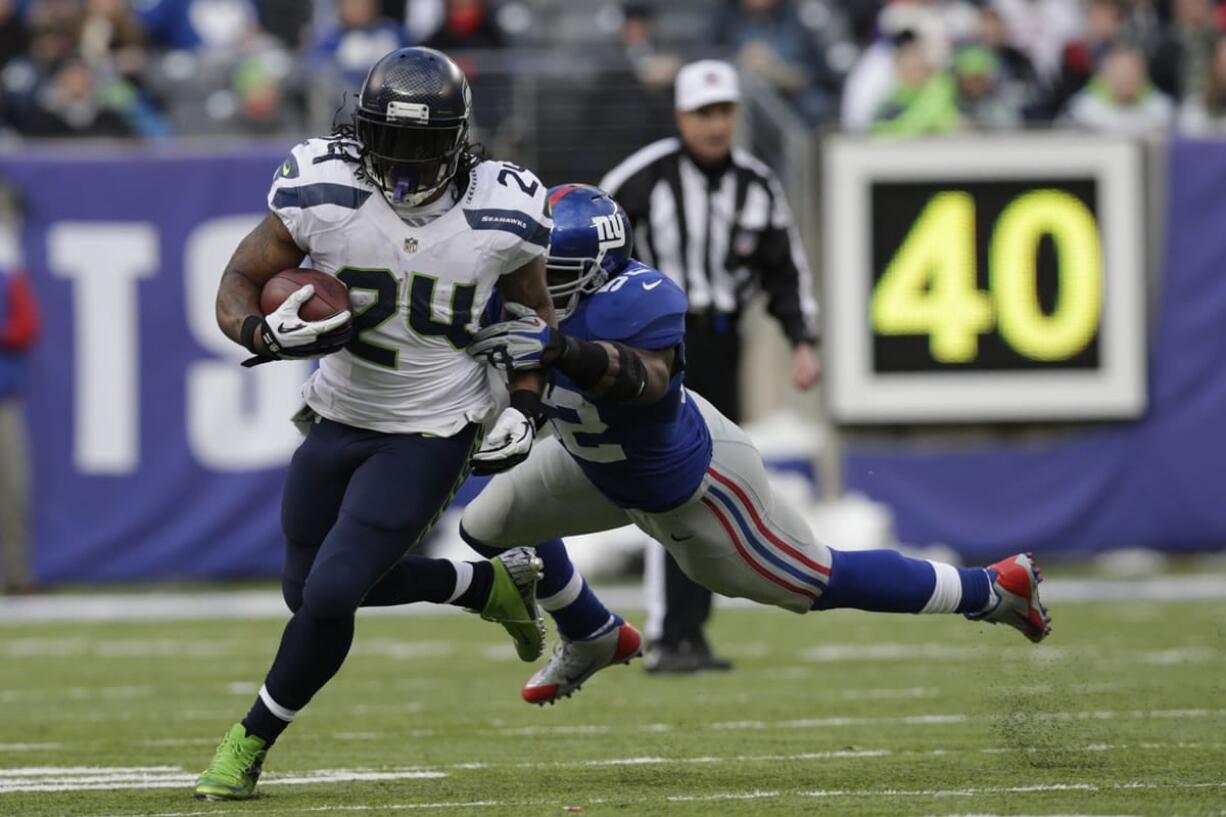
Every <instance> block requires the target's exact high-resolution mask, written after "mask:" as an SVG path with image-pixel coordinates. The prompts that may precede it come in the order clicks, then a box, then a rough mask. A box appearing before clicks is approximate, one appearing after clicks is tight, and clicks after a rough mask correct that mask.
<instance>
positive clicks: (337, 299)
mask: <svg viewBox="0 0 1226 817" xmlns="http://www.w3.org/2000/svg"><path fill="white" fill-rule="evenodd" d="M307 284H314V285H315V294H314V295H312V296H311V298H310V300H308V301H307V302H306V303H304V304H303V305H302V306H301V308H299V310H298V315H299V316H300V317H301V318H302V319H303V320H304V321H319V320H323V319H324V318H330V317H332V316H333V315H335V314H336V313H337V312H342V311H344V310H346V309H348V308H349V289H348V287H346V286H345V285H344V283H342V282H341V280H340V279H339V278H337V277H336V276H335V275H329V274H328V273H326V272H320V271H319V270H314V269H287V270H282V271H281V272H278V273H277V274H276V275H274V276H273V277H271V278H269V279H268V282H267V283H266V284H264V289H263V291H262V292H260V309H261V310H263V312H264V314H265V315H270V314H272V313H273V312H275V311H277V307H279V306H280V305H281V304H282V303H284V302H285V299H286V298H288V297H289V296H290V295H292V294H293V293H294V292H296V291H297V290H299V289H301V288H302V287H304V286H306V285H307Z"/></svg>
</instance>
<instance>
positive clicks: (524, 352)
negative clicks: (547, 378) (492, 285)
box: [466, 301, 561, 372]
mask: <svg viewBox="0 0 1226 817" xmlns="http://www.w3.org/2000/svg"><path fill="white" fill-rule="evenodd" d="M505 309H506V311H507V312H508V313H509V314H510V315H511V316H512V318H511V320H506V321H502V322H500V323H495V324H491V325H490V326H487V327H485V328H484V329H482V330H481V331H480V332H478V333H477V334H476V335H473V339H472V341H470V342H469V344H468V348H467V350H466V351H467V352H468V353H469V354H470V355H472V356H473V357H475V358H485V359H486V360H487V361H488V362H489V363H490V365H492V366H495V367H497V368H500V369H504V370H506V371H507V372H513V371H525V370H529V369H539V368H541V362H542V358H544V356H545V353H546V352H547V351H549V350H550V349H553V348H556V347H558V346H559V345H560V342H561V337H560V336H559V335H558V333H557V331H556V330H554V329H553V327H551V326H550V325H549V324H548V323H546V322H545V320H544V319H543V318H542V317H541V316H540V315H538V314H536V310H535V309H530V308H528V307H526V306H524V305H523V304H517V303H511V302H509V301H508V302H507V303H506V304H505Z"/></svg>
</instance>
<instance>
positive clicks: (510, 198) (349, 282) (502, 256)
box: [268, 138, 552, 436]
mask: <svg viewBox="0 0 1226 817" xmlns="http://www.w3.org/2000/svg"><path fill="white" fill-rule="evenodd" d="M357 150H358V146H357V145H356V144H355V143H353V142H350V141H347V140H345V139H341V138H331V139H309V140H307V141H305V142H302V143H300V144H299V145H297V146H295V147H294V149H293V151H292V152H291V153H290V156H289V158H288V159H286V161H285V163H284V164H283V165H281V167H280V168H279V169H278V171H277V175H276V178H275V179H274V180H273V184H272V189H271V190H270V191H269V194H268V204H269V207H270V208H271V209H272V211H273V212H274V213H276V214H277V216H278V217H279V218H280V219H281V221H282V222H283V223H284V224H285V226H286V228H287V229H288V230H289V232H290V235H291V236H293V239H294V241H295V243H297V244H298V246H299V247H300V248H301V249H302V250H304V251H305V252H306V253H307V254H308V255H309V256H310V262H309V263H310V264H311V265H312V266H313V267H314V268H315V269H318V270H321V271H323V272H328V273H331V274H333V275H335V276H336V277H337V278H339V279H340V280H341V281H343V282H344V283H345V284H346V286H348V287H349V292H350V298H351V301H352V303H353V312H354V323H353V327H354V331H355V336H354V340H353V341H352V342H351V343H349V345H348V346H346V347H345V349H343V350H342V351H340V352H337V353H336V354H333V355H329V356H328V357H325V358H323V359H322V360H321V361H320V365H319V368H318V369H317V370H316V371H315V373H314V374H312V376H311V378H310V379H309V380H308V381H307V382H306V384H305V385H304V386H303V397H304V399H305V400H306V402H307V404H308V405H310V406H311V408H313V409H314V410H315V411H316V412H317V413H319V414H320V415H322V416H324V417H327V418H328V419H330V420H335V421H337V422H340V423H345V424H347V425H351V426H356V427H358V428H366V429H370V430H373V431H380V432H385V433H430V434H438V435H440V436H450V435H452V434H455V433H456V432H458V431H459V430H460V429H461V428H463V427H464V426H465V425H467V424H468V423H470V422H480V421H481V420H483V419H484V418H485V417H486V416H487V414H488V413H489V412H490V411H491V410H492V409H493V407H494V401H493V399H492V398H491V396H490V391H489V386H488V382H487V380H486V376H485V370H484V366H483V364H481V363H478V362H477V361H475V360H473V359H472V358H470V357H469V356H468V355H467V354H465V352H464V347H465V346H467V345H468V342H469V341H470V340H471V338H472V335H473V334H474V333H475V332H476V331H477V329H478V321H479V319H480V316H481V313H482V310H483V309H484V308H485V305H486V302H487V301H488V300H489V298H490V295H491V293H492V292H493V291H494V287H495V285H496V284H497V283H498V279H499V278H500V277H501V276H502V275H505V274H507V273H509V272H513V271H515V270H517V269H519V268H520V267H522V266H524V265H525V264H527V263H529V262H530V261H532V260H533V259H535V258H537V257H539V256H543V255H544V254H545V252H546V250H547V248H548V245H549V230H550V228H551V227H552V219H551V218H550V216H549V211H548V203H547V201H546V190H545V186H544V185H543V184H541V182H540V181H539V180H538V179H537V178H536V177H535V176H534V175H533V174H532V173H531V172H530V171H527V170H525V169H524V168H521V167H517V166H515V165H512V164H509V163H504V162H495V161H482V162H478V163H476V164H474V165H473V166H472V167H471V168H470V170H469V173H468V177H467V179H462V180H461V181H463V182H465V184H464V185H463V187H462V190H461V193H460V197H459V199H458V200H457V201H456V203H455V205H454V206H452V207H451V208H450V209H449V210H447V211H446V212H444V213H443V214H442V215H440V216H438V217H437V218H434V219H433V220H431V221H428V222H426V223H424V224H420V223H418V224H415V223H410V222H406V221H405V220H402V219H401V218H400V216H398V215H397V214H396V212H395V211H394V210H393V209H392V207H391V205H390V204H388V202H387V200H386V199H385V198H384V197H383V195H382V193H381V192H380V191H379V190H378V189H377V188H376V187H375V186H374V185H372V184H370V183H369V182H368V181H366V180H365V179H363V178H360V177H359V175H360V174H358V173H357V170H358V167H359V166H358V165H357V164H356V163H355V162H354V161H352V160H351V159H352V157H355V156H356V155H357ZM346 157H349V158H346Z"/></svg>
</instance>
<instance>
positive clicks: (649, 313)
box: [587, 263, 687, 349]
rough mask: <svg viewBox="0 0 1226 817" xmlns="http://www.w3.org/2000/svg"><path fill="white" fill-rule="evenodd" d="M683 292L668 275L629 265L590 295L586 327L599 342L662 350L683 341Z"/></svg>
mask: <svg viewBox="0 0 1226 817" xmlns="http://www.w3.org/2000/svg"><path fill="white" fill-rule="evenodd" d="M686 307H687V301H686V297H685V293H684V292H682V291H681V288H680V287H678V286H677V285H676V284H674V283H673V282H672V281H671V280H670V279H669V278H668V276H666V275H664V274H663V273H661V272H659V271H658V270H655V269H652V268H651V267H648V266H646V265H643V264H638V263H632V264H631V266H630V267H629V268H627V269H626V270H624V271H623V272H621V273H619V274H618V275H616V276H614V277H613V279H612V280H610V281H609V282H608V283H607V284H605V285H604V286H603V287H601V289H600V290H599V291H598V292H597V293H596V294H595V295H593V296H592V298H591V304H590V305H589V306H588V308H587V326H588V330H589V331H590V332H591V333H592V336H593V337H595V338H599V339H601V340H617V341H622V342H624V343H626V344H628V345H630V346H637V347H639V348H642V349H663V348H667V347H669V346H674V345H676V344H678V343H680V342H681V341H682V340H683V339H684V338H685V313H686Z"/></svg>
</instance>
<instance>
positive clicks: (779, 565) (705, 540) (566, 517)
mask: <svg viewBox="0 0 1226 817" xmlns="http://www.w3.org/2000/svg"><path fill="white" fill-rule="evenodd" d="M686 396H687V399H690V400H693V401H694V402H695V403H696V404H697V406H698V408H699V410H700V411H701V412H702V416H703V418H704V419H705V420H706V422H707V428H708V429H709V430H710V433H711V440H712V443H713V452H712V458H711V464H710V466H709V467H708V468H707V473H706V475H705V476H704V477H703V481H702V484H701V485H700V486H699V488H698V490H697V491H695V493H694V496H693V497H691V498H690V499H689V500H688V501H687V502H685V503H684V504H682V505H680V506H679V507H677V508H674V509H672V510H671V511H665V512H664V513H647V512H645V511H637V510H626V509H624V508H619V507H617V506H616V505H614V504H613V503H612V502H610V501H609V500H608V499H606V498H605V497H604V495H603V494H601V493H600V491H598V490H597V489H596V486H594V485H593V484H592V483H591V481H589V480H588V478H587V476H585V475H584V473H583V470H582V469H581V468H580V467H579V465H578V464H577V463H576V462H575V461H574V459H573V458H572V457H571V455H570V454H569V453H567V451H566V449H565V448H563V447H562V444H561V443H560V442H559V441H558V440H557V438H556V437H552V436H551V437H547V438H545V439H542V440H539V441H538V442H537V444H536V445H534V446H533V448H532V454H531V455H530V456H529V457H528V459H527V460H525V461H524V462H523V463H521V464H520V465H518V466H516V467H515V468H512V469H511V470H510V471H508V472H506V473H503V474H499V475H498V476H496V477H494V478H493V479H492V480H490V482H489V484H488V485H486V486H485V490H484V491H482V492H481V493H480V495H478V496H477V498H476V499H475V500H473V502H471V503H470V504H469V505H468V507H467V508H465V510H464V517H463V525H464V530H465V531H467V532H468V534H469V535H471V536H472V537H474V538H475V539H477V540H479V541H480V542H482V543H483V544H487V545H492V546H495V547H515V546H518V545H534V544H537V543H539V542H545V541H548V540H550V539H554V538H558V537H566V536H576V535H579V534H584V533H595V532H597V531H604V530H610V529H612V528H619V527H621V526H623V525H626V524H629V523H633V524H635V525H637V526H638V527H639V528H641V529H642V530H643V531H645V532H646V533H647V534H648V535H649V536H651V537H652V538H653V539H655V540H656V541H658V542H660V544H662V545H664V547H665V548H667V549H668V551H669V552H670V553H671V554H672V555H673V557H674V558H675V559H676V560H677V563H678V564H679V565H680V566H681V569H682V570H684V571H685V572H686V574H687V575H688V576H689V577H690V578H692V579H693V580H694V581H696V582H698V583H699V584H702V585H704V586H706V587H708V588H710V589H711V590H713V591H715V592H716V593H720V594H722V595H725V596H739V597H742V598H747V599H752V600H753V601H757V602H761V603H763V604H771V605H775V606H778V607H783V608H785V609H787V610H792V611H794V612H797V613H803V612H806V611H808V610H809V609H810V608H811V607H812V606H813V603H814V602H815V601H816V600H817V598H818V596H820V595H821V593H822V591H823V590H824V589H825V586H826V582H827V580H828V579H829V577H830V561H831V559H830V551H829V550H828V549H827V548H826V546H825V545H822V544H820V543H819V542H817V541H816V540H815V539H814V537H813V533H812V531H810V530H809V527H808V525H807V524H805V521H804V520H803V519H802V518H801V517H800V515H799V514H798V513H797V512H796V511H795V510H794V509H793V508H791V507H789V506H788V505H786V504H784V503H783V502H781V501H779V500H778V499H776V498H775V497H774V496H773V495H772V493H771V490H770V483H769V482H768V481H767V476H766V468H765V467H764V466H763V464H762V456H761V455H760V454H759V453H758V450H757V449H756V448H755V447H754V445H753V443H752V442H751V441H750V439H749V437H748V436H747V435H746V434H745V432H744V431H742V430H741V429H740V428H738V427H737V426H736V425H735V424H734V423H732V422H731V421H730V420H728V419H727V418H726V417H724V416H723V415H722V414H720V413H719V412H718V411H716V410H715V407H714V406H712V405H711V404H710V403H708V402H707V401H706V400H705V399H703V398H702V397H701V396H699V395H697V394H695V393H694V392H686Z"/></svg>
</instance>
